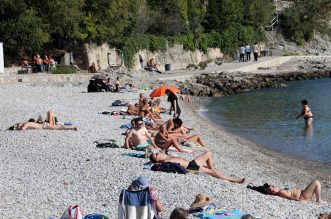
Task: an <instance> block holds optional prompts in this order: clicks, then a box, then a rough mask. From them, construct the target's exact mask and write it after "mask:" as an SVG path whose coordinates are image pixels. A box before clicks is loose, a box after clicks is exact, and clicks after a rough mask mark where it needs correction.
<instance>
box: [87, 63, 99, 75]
mask: <svg viewBox="0 0 331 219" xmlns="http://www.w3.org/2000/svg"><path fill="white" fill-rule="evenodd" d="M87 72H88V73H97V67H96V66H95V63H94V62H92V65H91V66H90V67H89V68H88V70H87Z"/></svg>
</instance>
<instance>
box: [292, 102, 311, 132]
mask: <svg viewBox="0 0 331 219" xmlns="http://www.w3.org/2000/svg"><path fill="white" fill-rule="evenodd" d="M301 104H302V111H301V113H300V114H299V115H298V116H297V117H296V118H297V119H299V118H300V117H301V116H302V117H303V118H304V119H305V126H306V127H308V126H311V125H312V124H313V113H312V111H311V109H310V108H309V106H308V101H307V100H302V101H301Z"/></svg>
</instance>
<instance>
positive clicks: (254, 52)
mask: <svg viewBox="0 0 331 219" xmlns="http://www.w3.org/2000/svg"><path fill="white" fill-rule="evenodd" d="M253 54H254V62H257V57H258V54H259V48H258V45H257V42H255V43H254V46H253Z"/></svg>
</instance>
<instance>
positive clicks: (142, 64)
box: [139, 54, 145, 71]
mask: <svg viewBox="0 0 331 219" xmlns="http://www.w3.org/2000/svg"><path fill="white" fill-rule="evenodd" d="M139 62H140V70H141V71H144V70H145V68H144V59H143V57H142V56H141V55H140V54H139Z"/></svg>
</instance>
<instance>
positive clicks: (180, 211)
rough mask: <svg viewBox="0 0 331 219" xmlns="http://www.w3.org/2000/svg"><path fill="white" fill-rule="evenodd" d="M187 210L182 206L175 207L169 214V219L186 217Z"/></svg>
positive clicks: (184, 218)
mask: <svg viewBox="0 0 331 219" xmlns="http://www.w3.org/2000/svg"><path fill="white" fill-rule="evenodd" d="M187 218H188V211H187V210H186V209H184V208H175V209H174V210H173V211H172V212H171V214H170V219H187Z"/></svg>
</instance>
